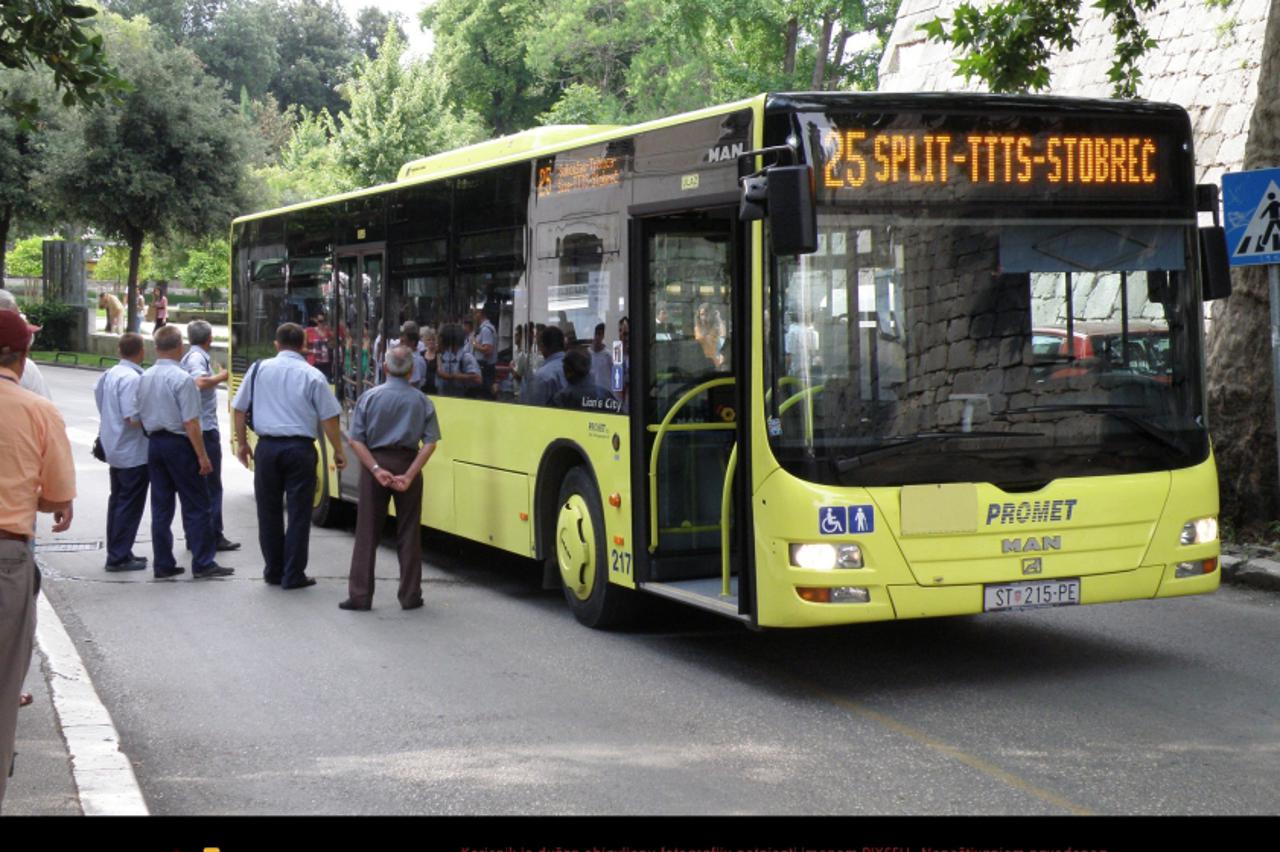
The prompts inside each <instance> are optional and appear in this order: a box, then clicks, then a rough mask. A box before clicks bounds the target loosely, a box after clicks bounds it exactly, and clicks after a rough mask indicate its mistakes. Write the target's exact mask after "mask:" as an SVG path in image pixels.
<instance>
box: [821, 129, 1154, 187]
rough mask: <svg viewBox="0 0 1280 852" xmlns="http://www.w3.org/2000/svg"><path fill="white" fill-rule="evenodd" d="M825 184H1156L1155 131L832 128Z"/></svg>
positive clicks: (825, 146)
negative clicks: (1085, 132)
mask: <svg viewBox="0 0 1280 852" xmlns="http://www.w3.org/2000/svg"><path fill="white" fill-rule="evenodd" d="M822 147H823V150H824V152H826V153H827V159H826V165H825V167H824V168H823V174H822V182H823V185H824V186H825V187H826V188H827V189H840V188H842V187H844V186H850V187H855V188H856V187H860V186H865V185H866V183H867V182H868V181H872V182H874V183H880V184H884V183H938V184H947V183H951V182H953V181H967V182H969V183H971V184H974V185H981V184H1015V183H1016V184H1030V183H1037V182H1047V183H1051V184H1055V183H1056V184H1153V183H1155V182H1156V178H1157V176H1158V175H1157V168H1156V156H1157V154H1158V153H1159V151H1158V148H1157V146H1156V141H1155V139H1153V138H1152V137H1150V136H1145V137H1144V136H1063V135H1058V134H1050V135H1045V136H1031V135H1021V136H1014V135H1012V134H994V133H992V134H985V133H973V134H957V135H952V134H950V133H876V132H874V131H866V130H828V131H827V132H826V133H824V134H823V137H822Z"/></svg>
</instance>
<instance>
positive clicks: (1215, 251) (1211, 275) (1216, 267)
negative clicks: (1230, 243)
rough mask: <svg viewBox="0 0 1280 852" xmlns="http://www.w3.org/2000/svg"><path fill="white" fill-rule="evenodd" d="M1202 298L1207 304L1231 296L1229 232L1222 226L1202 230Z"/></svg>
mask: <svg viewBox="0 0 1280 852" xmlns="http://www.w3.org/2000/svg"><path fill="white" fill-rule="evenodd" d="M1200 282H1201V283H1200V286H1201V296H1200V298H1201V299H1202V300H1204V301H1206V302H1211V301H1213V300H1214V299H1225V298H1227V297H1228V296H1230V295H1231V266H1230V264H1229V263H1228V262H1227V232H1226V230H1225V229H1224V228H1223V227H1222V226H1221V225H1212V226H1210V227H1206V228H1201V229H1200Z"/></svg>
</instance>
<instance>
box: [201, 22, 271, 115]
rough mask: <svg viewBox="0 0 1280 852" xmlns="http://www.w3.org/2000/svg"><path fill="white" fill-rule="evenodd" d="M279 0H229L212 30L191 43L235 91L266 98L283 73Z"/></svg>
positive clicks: (221, 78) (257, 97)
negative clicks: (279, 42)
mask: <svg viewBox="0 0 1280 852" xmlns="http://www.w3.org/2000/svg"><path fill="white" fill-rule="evenodd" d="M279 15H280V11H279V6H278V4H277V3H276V0H228V2H227V3H226V5H225V6H224V7H223V8H222V10H221V12H220V14H218V15H217V16H216V17H215V18H213V20H212V21H211V25H210V29H209V30H208V32H206V33H204V34H203V36H202V37H201V38H200V39H198V40H196V41H193V42H190V43H189V44H188V46H189V47H190V48H191V49H192V50H193V51H195V53H196V55H197V56H199V57H200V59H201V61H203V62H204V64H205V68H206V69H207V70H208V71H209V73H210V74H212V75H213V76H215V77H217V78H218V79H220V80H223V81H225V82H226V84H227V87H228V88H229V89H230V90H231V92H232V93H233V94H235V95H236V96H238V95H239V94H240V92H241V91H242V90H243V91H245V92H247V93H248V95H249V98H250V99H251V100H254V101H260V100H263V99H264V98H266V97H267V96H268V93H269V92H270V91H271V83H272V81H273V80H275V78H276V76H277V75H278V74H279V73H280V48H279V47H278V45H277V41H278V36H279V25H278V23H277V21H278V18H279Z"/></svg>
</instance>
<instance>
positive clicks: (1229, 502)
mask: <svg viewBox="0 0 1280 852" xmlns="http://www.w3.org/2000/svg"><path fill="white" fill-rule="evenodd" d="M1278 164H1280V10H1278V9H1277V8H1276V7H1275V6H1274V5H1273V6H1272V11H1271V14H1270V15H1269V16H1268V18H1267V33H1266V40H1265V42H1264V44H1263V49H1262V69H1261V73H1260V74H1259V75H1258V94H1257V98H1256V99H1255V101H1254V107H1253V118H1252V120H1251V122H1250V124H1249V140H1248V143H1247V144H1246V146H1245V154H1244V167H1245V169H1260V168H1270V167H1274V166H1276V165H1278ZM1232 284H1233V288H1232V289H1233V291H1234V292H1233V293H1232V294H1231V298H1229V299H1227V300H1226V301H1225V302H1218V303H1215V308H1214V316H1213V323H1212V325H1211V327H1210V329H1209V340H1208V380H1209V414H1210V421H1209V425H1210V433H1211V434H1212V435H1213V447H1214V454H1215V456H1216V457H1217V461H1218V480H1219V483H1220V487H1221V495H1222V511H1221V514H1222V517H1223V519H1225V520H1226V521H1227V522H1228V523H1230V524H1231V525H1232V526H1234V527H1235V528H1236V529H1237V530H1240V531H1245V532H1246V534H1257V533H1260V532H1263V531H1264V530H1265V528H1266V527H1267V525H1268V524H1270V523H1271V522H1272V521H1274V520H1275V519H1276V518H1277V517H1280V515H1277V508H1278V507H1280V497H1278V496H1277V486H1280V477H1278V476H1277V470H1276V463H1277V459H1276V421H1275V404H1274V382H1275V377H1274V375H1273V373H1272V368H1271V329H1270V325H1271V315H1270V308H1269V296H1268V292H1267V291H1268V287H1267V270H1266V268H1265V267H1261V266H1250V267H1243V268H1240V269H1236V270H1235V271H1234V272H1233V274H1232Z"/></svg>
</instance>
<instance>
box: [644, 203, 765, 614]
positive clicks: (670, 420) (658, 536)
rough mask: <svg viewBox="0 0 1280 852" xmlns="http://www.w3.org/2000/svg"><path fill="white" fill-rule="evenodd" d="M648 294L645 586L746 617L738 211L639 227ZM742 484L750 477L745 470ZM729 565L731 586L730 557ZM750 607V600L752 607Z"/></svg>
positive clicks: (664, 218)
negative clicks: (738, 486)
mask: <svg viewBox="0 0 1280 852" xmlns="http://www.w3.org/2000/svg"><path fill="white" fill-rule="evenodd" d="M637 225H638V228H637V231H638V239H639V243H640V245H639V246H638V247H637V248H638V249H639V250H638V251H637V252H635V256H636V257H637V260H638V263H639V265H640V269H639V274H638V275H636V276H633V280H638V282H639V286H640V288H641V290H640V292H639V293H636V294H634V296H633V303H634V304H636V305H637V306H638V307H640V310H639V311H638V313H639V314H640V315H641V322H642V323H643V327H642V328H640V329H637V330H636V331H638V332H639V334H638V335H636V334H635V333H634V332H633V335H632V336H633V338H637V337H638V339H637V343H639V345H638V346H636V347H635V348H634V349H633V352H634V353H635V355H634V357H633V358H632V365H633V371H634V368H635V366H636V361H639V362H640V364H639V366H640V375H639V376H633V377H632V378H633V383H632V386H631V387H632V394H633V395H634V396H635V397H636V402H638V403H639V404H638V405H636V404H633V405H631V409H632V417H633V418H635V420H634V421H633V422H634V423H635V428H636V430H637V432H639V433H640V434H642V435H643V439H642V440H641V441H640V442H639V446H640V447H641V448H642V449H641V450H638V457H637V458H636V464H635V468H636V473H637V477H636V478H637V480H638V481H637V483H636V485H637V487H636V488H635V489H634V492H633V493H636V494H642V495H644V500H643V503H642V504H641V505H640V506H639V508H638V514H639V515H640V516H642V517H643V523H640V524H638V525H637V526H638V527H639V528H640V529H642V530H643V532H642V533H640V535H639V536H638V538H640V540H643V541H644V542H645V545H646V547H647V549H648V557H649V558H648V559H647V560H642V563H643V564H642V566H641V567H640V569H639V572H638V574H639V576H638V577H637V579H638V580H639V581H640V582H641V583H642V584H643V585H644V587H645V589H646V590H647V591H650V592H655V593H657V594H660V595H664V596H667V597H675V598H679V599H680V600H682V601H684V602H686V603H690V604H693V605H695V606H701V607H703V608H706V609H712V610H715V611H718V612H721V613H723V614H725V615H732V616H735V617H737V616H743V615H744V614H746V613H748V612H749V607H747V606H740V604H739V599H740V596H739V593H740V592H741V591H742V590H741V589H740V588H739V577H738V574H739V570H738V569H739V565H738V553H737V552H736V551H737V548H735V547H733V545H732V544H731V542H732V541H733V536H732V535H731V533H732V532H733V531H734V529H735V524H734V516H735V515H736V514H738V513H740V511H741V507H740V503H741V502H742V501H739V500H733V499H731V496H732V495H731V494H727V493H726V482H728V484H729V486H730V489H732V488H733V487H734V483H733V480H732V478H731V477H730V476H729V473H730V466H731V464H732V463H733V457H735V452H734V449H735V446H736V443H737V435H738V419H739V416H740V413H741V412H742V409H741V408H740V405H739V402H738V400H739V388H738V376H737V375H736V370H735V364H736V363H737V362H736V360H735V350H736V347H738V346H740V345H741V342H742V341H743V340H744V339H745V337H744V336H743V335H741V334H739V333H737V332H738V329H739V328H741V327H742V323H743V320H742V317H743V315H744V312H743V311H742V309H741V308H740V307H739V305H738V302H739V301H740V298H739V294H738V293H737V289H738V288H736V287H735V285H734V282H735V281H737V280H740V277H739V274H738V270H739V268H740V266H741V263H740V260H739V241H738V238H737V236H736V234H737V230H738V225H737V217H736V211H735V210H730V209H724V210H710V211H696V212H683V213H679V214H675V215H668V216H657V217H652V218H645V219H641V220H639V221H638V223H637ZM737 467H738V473H737V474H736V475H737V476H738V477H742V476H743V467H744V465H743V464H741V463H740V462H739V463H738V464H737ZM726 553H728V554H729V557H730V558H729V560H728V574H729V576H728V577H727V580H726V577H725V576H724V568H725V565H724V561H723V560H722V557H723V556H724V555H725V554H726ZM749 597H750V596H749V595H748V596H745V597H744V598H743V600H746V599H749Z"/></svg>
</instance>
